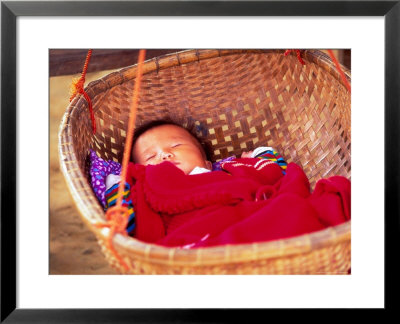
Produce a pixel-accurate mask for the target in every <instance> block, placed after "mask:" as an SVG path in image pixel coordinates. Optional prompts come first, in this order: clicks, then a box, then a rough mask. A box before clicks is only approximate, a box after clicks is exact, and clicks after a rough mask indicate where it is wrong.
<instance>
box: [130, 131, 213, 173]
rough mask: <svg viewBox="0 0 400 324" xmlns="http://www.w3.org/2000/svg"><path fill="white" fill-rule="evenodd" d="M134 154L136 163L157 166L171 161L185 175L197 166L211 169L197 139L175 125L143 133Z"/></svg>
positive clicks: (133, 151)
mask: <svg viewBox="0 0 400 324" xmlns="http://www.w3.org/2000/svg"><path fill="white" fill-rule="evenodd" d="M132 154H133V160H134V161H135V163H138V164H143V165H150V164H151V165H156V164H160V163H162V162H164V161H169V162H171V163H173V164H174V165H175V166H176V167H177V168H179V169H181V170H182V171H183V172H184V173H185V174H188V173H190V172H191V171H192V170H193V169H194V168H195V167H196V166H198V167H202V168H207V169H210V168H211V162H209V161H206V159H205V157H204V155H203V153H202V150H201V146H200V144H199V143H198V142H197V141H196V139H195V138H193V136H192V135H190V134H189V132H187V131H186V130H185V129H183V128H181V127H179V126H175V125H161V126H157V127H154V128H151V129H149V130H148V131H146V132H145V133H143V134H142V135H141V136H140V137H139V138H138V139H137V141H136V143H135V146H134V147H133V150H132Z"/></svg>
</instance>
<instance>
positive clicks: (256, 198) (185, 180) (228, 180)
mask: <svg viewBox="0 0 400 324" xmlns="http://www.w3.org/2000/svg"><path fill="white" fill-rule="evenodd" d="M223 169H224V170H225V171H226V172H224V171H214V172H209V173H204V174H198V175H185V174H184V173H183V172H182V171H181V170H179V169H178V168H177V167H176V166H174V165H173V164H171V163H169V162H164V163H162V164H159V165H156V166H146V167H144V166H142V165H134V164H130V165H129V169H128V179H127V181H128V182H129V183H130V184H131V187H132V190H131V198H132V202H133V205H134V206H135V210H136V224H137V225H136V226H137V227H136V237H137V238H138V239H140V240H143V241H145V242H152V243H156V244H160V245H164V246H181V247H185V248H194V247H204V246H214V245H220V244H232V243H250V242H260V241H269V240H275V239H281V238H288V237H292V236H296V235H301V234H305V233H309V232H313V231H318V230H321V229H323V228H326V227H328V226H333V225H337V224H340V223H342V222H345V221H347V220H349V219H350V181H349V180H347V179H346V178H344V177H340V176H334V177H331V178H329V179H323V180H320V181H318V182H317V184H316V187H315V190H314V192H313V193H312V194H311V193H310V186H309V182H308V179H307V177H306V175H305V174H304V172H303V170H302V169H301V168H300V167H299V166H298V165H296V164H294V163H290V164H289V165H288V167H287V170H286V175H282V171H281V168H280V167H279V166H278V165H277V164H276V163H273V162H271V161H268V160H260V159H250V158H246V159H244V158H243V159H236V160H235V161H233V162H227V163H225V164H224V165H223Z"/></svg>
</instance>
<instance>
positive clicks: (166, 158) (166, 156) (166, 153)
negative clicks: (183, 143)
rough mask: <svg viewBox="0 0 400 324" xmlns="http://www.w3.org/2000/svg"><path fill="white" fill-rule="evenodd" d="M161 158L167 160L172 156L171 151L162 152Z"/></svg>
mask: <svg viewBox="0 0 400 324" xmlns="http://www.w3.org/2000/svg"><path fill="white" fill-rule="evenodd" d="M161 158H162V160H163V161H165V160H169V159H170V158H172V153H171V152H163V153H162V156H161Z"/></svg>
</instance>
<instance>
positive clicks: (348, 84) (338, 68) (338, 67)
mask: <svg viewBox="0 0 400 324" xmlns="http://www.w3.org/2000/svg"><path fill="white" fill-rule="evenodd" d="M327 51H328V54H329V56H330V57H331V59H332V61H333V63H334V64H335V66H336V69H337V70H338V71H339V73H340V77H341V78H342V80H343V83H344V85H345V86H346V88H347V90H348V91H349V93H351V86H350V83H349V81H348V80H347V78H346V75H345V74H344V72H343V70H342V68H341V66H340V64H339V62H338V60H337V59H336V57H335V54H333V51H332V50H330V49H328V50H327Z"/></svg>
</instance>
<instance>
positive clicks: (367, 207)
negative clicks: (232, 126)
mask: <svg viewBox="0 0 400 324" xmlns="http://www.w3.org/2000/svg"><path fill="white" fill-rule="evenodd" d="M399 16H400V4H399V1H279V2H277V1H254V2H253V1H251V2H245V1H124V2H108V1H90V2H80V1H73V2H62V1H48V2H36V1H28V2H21V1H4V2H2V5H1V25H2V27H1V28H2V29H1V32H2V34H1V42H2V45H1V58H2V64H1V71H2V73H1V75H2V81H1V87H2V92H1V93H2V95H1V143H2V144H1V153H2V155H1V156H2V158H1V159H2V164H1V168H2V171H1V172H2V173H1V185H2V192H1V195H2V196H1V321H4V322H5V323H17V322H18V323H19V322H32V321H37V322H55V323H57V322H63V321H64V322H75V323H85V322H88V321H93V322H110V323H111V322H118V323H124V322H135V321H137V322H149V321H150V322H151V321H153V322H171V321H181V322H226V321H235V317H236V316H237V314H238V313H243V314H245V316H259V314H257V313H260V315H261V316H267V315H266V314H264V312H265V311H267V310H268V309H270V308H381V309H386V310H392V309H393V307H394V300H393V299H392V298H391V297H390V296H392V295H393V292H394V290H395V289H396V287H397V286H398V278H397V277H396V275H395V274H394V270H393V269H395V268H394V265H393V264H392V262H393V256H394V255H397V254H398V253H397V251H396V250H397V249H396V247H397V246H398V234H399V226H398V222H399V220H398V215H399V208H398V203H397V199H398V197H399V191H398V179H399V175H398V172H399V170H398V165H399V153H398V152H400V150H399V141H398V138H399V136H398V135H399V134H398V129H399V112H398V106H399V96H398V93H399V90H400V89H399V84H400V82H399V61H398V57H399V54H400V53H399V52H400V48H399V47H400V45H399V44H400V36H399V30H400V26H399V21H400V17H399ZM91 48H94V49H100V48H104V49H105V51H104V52H103V54H104V53H106V52H107V50H111V49H113V50H115V49H141V48H144V49H150V51H151V50H153V51H155V52H157V51H160V50H161V49H162V50H165V51H166V52H165V53H163V54H165V57H167V59H166V60H165V61H158V60H155V61H152V62H153V63H154V64H153V65H154V67H155V69H156V70H155V71H156V72H160V73H162V72H161V70H162V68H163V66H164V65H165V64H171V62H172V61H173V60H175V59H176V57H177V60H178V61H179V62H178V63H177V64H178V65H181V63H182V62H183V61H184V60H189V59H190V58H191V56H190V55H192V54H193V55H192V56H193V57H194V58H196V57H197V58H198V61H199V62H200V61H201V60H200V58H203V56H207V55H213V53H214V52H212V50H208V49H210V48H218V49H220V50H219V52H218V53H217V54H218V55H217V56H219V57H224V58H225V59H226V60H229V58H228V56H223V55H222V54H224V55H225V54H226V53H227V52H229V51H231V50H232V49H235V48H237V49H241V50H243V49H250V50H251V51H259V50H262V49H280V50H281V51H282V50H283V49H288V48H301V49H302V48H304V49H313V48H321V49H326V48H333V49H349V50H351V127H350V125H348V127H349V128H351V165H352V175H351V181H352V187H351V190H352V200H351V203H352V204H351V210H352V226H351V273H349V274H348V275H344V276H332V275H329V274H328V275H326V276H314V275H308V276H297V275H287V276H282V275H257V276H241V275H238V276H218V275H217V276H208V275H206V274H207V273H204V274H203V275H199V276H185V275H182V276H175V275H172V276H164V275H159V276H148V275H143V276H121V275H118V276H115V275H114V274H117V272H115V273H114V272H111V271H109V268H107V265H102V264H96V265H94V264H90V260H91V257H92V256H93V255H95V254H96V253H97V252H96V251H95V250H92V249H91V248H89V247H88V246H86V245H85V246H79V245H78V246H77V247H76V248H77V249H78V250H79V256H82V255H83V256H86V257H87V259H85V260H89V261H88V262H89V263H88V264H89V265H88V266H89V267H90V266H91V267H92V269H100V268H101V267H103V266H104V267H105V268H104V269H105V271H104V272H101V271H99V272H98V273H97V275H96V276H94V275H90V276H88V275H85V276H82V274H83V273H75V274H76V275H74V276H71V275H69V276H66V274H68V273H72V272H69V271H70V270H69V269H68V266H69V262H67V261H66V260H65V259H63V257H60V255H51V253H52V251H53V250H50V256H49V241H51V240H52V239H53V238H54V237H55V236H59V237H62V236H64V238H63V241H62V242H63V243H62V244H60V245H59V246H58V251H61V250H62V249H63V248H64V247H65V246H67V244H70V243H73V242H72V241H73V238H71V237H70V236H69V235H67V234H65V233H67V231H59V232H57V233H50V235H49V232H50V229H49V228H50V226H51V224H49V220H48V219H49V218H48V217H49V200H51V199H52V197H51V195H52V194H51V190H50V189H49V187H50V188H51V187H52V186H58V184H57V183H56V182H51V175H49V172H51V168H52V164H51V162H49V156H51V155H52V154H53V153H52V150H53V144H52V143H54V139H49V137H50V135H49V134H51V133H52V132H53V133H54V134H56V133H58V132H57V131H55V129H56V128H58V126H59V125H60V126H61V127H60V128H59V134H61V135H62V134H63V129H64V130H65V125H67V124H68V125H69V122H70V121H71V119H70V116H64V120H63V121H62V120H61V117H60V116H57V117H56V118H53V117H54V116H52V115H51V114H52V110H51V109H50V108H49V107H51V106H52V105H53V104H54V102H52V99H51V96H50V95H49V91H52V89H54V87H53V85H52V83H51V82H52V80H50V82H49V76H52V73H53V72H54V71H55V70H56V69H57V68H59V66H57V64H56V65H52V61H51V59H52V58H54V55H51V54H54V53H56V51H57V50H60V49H63V50H65V51H68V50H70V51H71V52H70V53H72V52H73V50H76V49H81V50H82V52H83V56H82V57H81V58H79V60H78V61H79V62H81V63H83V62H84V60H85V56H86V51H87V50H88V49H91ZM177 48H180V49H196V48H198V49H199V50H197V52H196V50H192V51H191V50H188V51H187V52H185V53H187V55H189V56H187V57H186V56H184V55H180V56H179V55H178V56H175V58H173V59H172V58H171V56H168V55H169V53H167V52H168V51H172V52H174V49H177ZM292 51H293V52H292V53H289V52H288V54H289V55H291V56H289V57H290V58H291V59H293V60H294V63H296V64H297V58H296V55H292V54H294V50H292ZM305 52H307V51H305ZM65 53H66V52H64V54H65ZM221 53H222V54H221ZM214 54H215V53H214ZM154 56H158V55H154ZM49 57H50V58H51V59H50V61H49ZM88 57H89V55H88V56H86V58H87V59H88ZM121 57H122V56H121ZM121 57H120V58H116V57H114V58H112V59H109V60H108V61H110V60H111V61H112V60H119V59H121ZM282 57H284V56H283V55H282V53H281V54H280V56H279V57H278V60H282ZM135 60H136V58H135ZM121 64H122V62H121ZM131 64H133V63H126V64H125V63H123V64H122V65H121V66H127V65H131ZM251 64H253V65H251ZM55 66H57V68H55ZM80 66H81V67H82V66H83V64H80ZM160 66H161V68H160ZM199 66H200V65H199ZM253 66H257V64H255V63H254V60H252V59H249V64H248V65H247V66H239V65H238V66H237V71H232V72H231V73H232V74H235V73H236V72H237V73H239V71H240V72H241V73H243V75H242V76H241V78H243V79H244V78H246V75H248V74H249V73H250V71H251V69H252V68H253ZM108 68H110V69H114V68H116V66H115V67H112V66H109V67H108ZM202 68H204V67H202ZM103 70H104V69H103ZM103 70H102V71H103ZM126 71H127V72H126V73H127V74H126V75H129V73H133V72H128V69H127V70H126ZM80 72H81V71H80V70H79V71H74V72H71V73H69V75H71V74H77V75H79V73H80ZM109 72H112V71H109ZM271 73H272V74H274V73H275V74H276V73H279V71H278V70H277V71H272V72H271ZM312 73H313V72H312V71H310V74H312ZM338 73H339V72H338ZM111 75H112V76H113V77H114V79H115V80H114V79H113V80H111V79H104V77H103V76H102V75H101V76H96V77H94V79H93V80H98V79H100V78H103V79H102V80H105V82H104V81H103V83H102V82H98V81H95V82H93V83H92V85H93V84H94V85H96V86H97V87H98V88H101V87H102V86H103V84H108V83H109V82H114V81H115V82H116V83H118V82H119V83H118V84H122V83H123V82H122V81H121V80H122V79H123V78H122V79H119V81H118V80H117V79H118V78H119V77H120V76H116V75H117V74H111ZM328 78H329V76H328V77H327V78H325V79H324V80H323V82H322V84H323V85H324V86H325V87H326V88H330V87H331V88H333V87H334V86H330V85H329V83H328V81H327V80H328ZM50 79H52V78H50ZM53 79H54V78H53ZM344 79H346V77H344ZM344 79H343V80H344ZM145 81H146V80H145ZM96 82H97V83H96ZM343 82H344V81H343ZM144 84H145V85H146V83H144ZM129 87H131V85H129ZM94 88H95V87H94ZM205 88H206V87H205ZM272 88H273V87H272ZM272 88H271V89H272ZM289 88H290V85H289ZM49 89H50V90H49ZM88 89H92V88H90V87H89V88H88ZM211 90H212V89H210V91H211ZM62 91H63V90H62ZM90 91H92V90H90ZM93 91H94V90H93ZM115 91H116V90H115ZM179 91H181V92H182V91H184V90H183V89H181V90H179ZM179 91H178V92H179ZM271 91H272V92H273V90H271ZM272 92H271V93H272ZM333 92H334V90H333ZM173 93H174V90H172V89H171V91H170V92H169V95H170V96H173ZM271 93H270V96H273V95H274V94H273V93H272V94H271ZM238 96H240V94H238ZM322 96H327V92H326V91H324V92H323V94H322ZM332 96H334V95H332ZM338 96H339V95H338ZM123 97H124V94H118V95H116V96H115V98H114V99H113V100H115V101H116V102H117V101H119V100H123V99H122V98H123ZM49 98H50V100H49ZM67 99H69V98H67ZM260 100H262V98H261V99H260V97H257V96H255V97H254V101H255V104H257V103H258V102H259V101H260ZM278 100H290V98H289V99H287V98H281V99H277V101H278ZM82 102H83V101H82ZM327 102H328V103H327V105H330V104H332V106H335V105H336V104H334V103H333V102H332V100H330V99H328V100H327ZM94 104H96V103H94ZM67 105H68V103H67V104H66V106H67ZM163 105H164V103H162V105H160V106H163ZM178 105H181V106H185V103H178ZM299 105H300V104H299ZM66 106H65V108H66ZM77 106H78V104H77ZM245 106H246V105H244V104H243V107H242V109H243V110H244V109H246V107H245ZM85 107H86V103H85ZM247 108H248V107H247ZM49 111H50V112H49ZM222 115H223V114H222ZM222 115H221V116H222ZM323 115H324V112H321V113H320V114H319V116H320V117H321V116H322V117H323ZM218 116H220V115H218ZM224 116H225V117H218V118H219V120H221V121H223V120H224V118H225V119H229V118H230V117H229V116H228V115H224ZM274 116H275V115H271V116H270V118H275V117H276V116H275V117H274ZM52 118H53V119H52ZM212 118H213V117H212V116H210V118H209V119H212ZM255 118H256V117H255ZM341 118H342V117H341ZM52 120H56V121H58V122H56V123H54V125H55V126H54V125H53V124H52ZM88 120H89V119H88ZM205 120H206V122H207V118H205ZM340 120H341V121H343V120H344V117H343V118H342V119H340ZM104 122H107V121H106V119H103V123H104ZM63 123H64V124H63ZM85 123H86V121H85V122H83V124H81V126H79V129H85V127H86V126H88V125H89V123H87V125H86V124H85ZM99 123H100V122H99ZM303 123H305V124H306V125H308V124H309V127H311V125H312V121H308V124H307V121H305V122H303ZM343 123H344V122H343ZM63 125H64V126H63ZM89 126H90V125H89ZM98 126H100V127H101V126H102V125H101V124H98ZM220 126H221V128H222V127H224V126H222V124H221V125H220ZM114 127H115V128H116V127H117V126H115V125H114V126H113V127H112V128H114ZM217 127H219V126H218V125H217ZM88 129H89V128H88ZM215 129H217V128H215ZM255 131H257V130H255ZM82 132H84V131H82ZM217 132H219V130H216V131H215V130H214V133H217ZM217 135H218V134H217ZM217 135H216V136H217ZM68 136H69V135H68V134H67V135H66V137H65V138H66V139H68V138H69V137H68ZM82 138H83V136H82ZM83 141H84V140H83ZM67 143H68V140H66V141H65V142H64V144H67ZM64 144H63V145H64ZM346 145H347V144H346ZM64 147H66V148H67V149H66V150H64V151H62V154H64V153H65V154H66V153H68V152H69V149H68V145H64ZM348 147H349V148H350V144H349V145H348ZM111 152H113V151H112V149H110V152H107V153H110V154H111ZM367 152H368V153H369V154H368V153H367ZM372 152H373V153H372ZM219 153H221V151H219ZM219 153H217V154H219ZM336 153H337V154H338V155H340V154H341V153H342V151H339V150H338V152H336ZM65 156H67V154H66V155H65ZM110 156H111V155H110ZM105 157H106V156H105ZM221 157H222V156H221ZM382 157H384V158H382ZM382 160H384V162H382ZM67 162H68V161H67ZM320 162H321V161H320ZM321 163H322V162H321ZM344 163H346V162H343V164H344ZM382 163H384V167H382ZM64 165H65V163H64ZM62 167H63V163H61V168H62ZM72 169H73V168H72ZM49 170H50V171H49ZM48 177H49V179H48ZM76 178H79V177H76ZM60 179H61V180H60V181H64V179H63V178H62V177H61V178H60ZM67 183H68V180H67ZM74 190H75V192H82V191H80V190H81V188H76V187H75V188H74V189H73V191H74ZM65 194H66V195H67V194H68V195H69V193H67V192H66V193H65ZM59 207H60V208H61V209H62V208H65V210H64V213H65V214H64V215H68V213H69V211H70V210H71V209H68V208H75V207H66V206H63V205H61V204H60V205H59ZM84 208H86V207H84ZM84 208H83V209H84ZM77 210H79V207H78V208H77ZM79 212H81V213H82V209H80V210H79ZM353 216H354V217H353ZM63 224H67V222H66V223H63ZM70 225H71V224H70ZM71 226H76V225H71ZM82 228H83V227H82ZM76 230H77V231H79V230H80V227H79V226H77V229H76ZM82 231H83V230H82ZM82 233H83V232H82ZM83 235H86V234H83ZM83 238H84V240H85V239H86V240H87V241H88V242H89V243H95V242H93V236H83ZM90 241H91V242H90ZM313 242H314V244H316V241H313ZM253 249H256V247H253ZM98 251H100V250H98ZM232 251H233V250H230V253H232ZM153 252H154V251H153ZM146 253H152V252H151V251H150V250H148V251H147V252H146ZM224 253H226V252H224ZM99 255H100V252H99ZM225 255H229V253H228V254H225ZM163 257H164V258H166V259H167V262H170V263H171V262H172V260H173V258H174V257H175V256H174V255H166V256H163ZM92 259H93V258H92ZM83 260H84V258H82V259H79V260H76V261H77V262H78V261H79V262H82V261H83ZM168 260H169V261H168ZM56 261H57V262H59V267H58V269H61V270H60V271H54V269H55V267H54V264H55V263H54V262H56ZM301 262H302V261H300V263H301ZM303 262H304V263H306V261H305V260H303ZM94 273H95V271H93V272H92V273H91V274H94ZM105 274H107V275H105ZM367 281H368V286H367V285H366V282H367ZM366 287H368V288H366ZM317 297H318V298H317ZM321 297H323V298H321ZM211 309H212V310H211ZM235 309H236V310H235ZM237 309H241V310H240V311H238V310H237ZM255 309H257V311H256V310H255ZM252 312H253V313H252Z"/></svg>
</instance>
